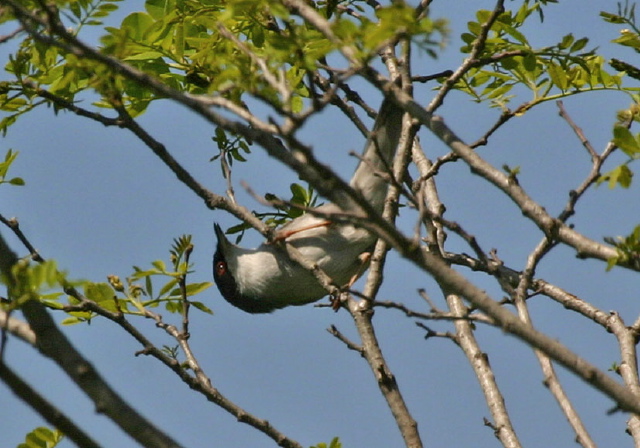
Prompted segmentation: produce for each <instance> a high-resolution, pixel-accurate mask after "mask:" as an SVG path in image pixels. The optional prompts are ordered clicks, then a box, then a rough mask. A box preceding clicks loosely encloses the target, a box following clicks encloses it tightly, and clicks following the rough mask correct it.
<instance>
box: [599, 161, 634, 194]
mask: <svg viewBox="0 0 640 448" xmlns="http://www.w3.org/2000/svg"><path fill="white" fill-rule="evenodd" d="M632 179H633V172H632V171H631V170H630V169H629V167H628V166H627V165H626V164H623V165H620V166H618V167H616V168H614V169H612V170H611V171H609V172H608V173H605V174H603V175H602V176H600V177H599V178H598V180H597V183H598V185H599V184H601V183H602V182H607V181H608V183H609V188H611V189H613V188H615V187H616V185H620V186H621V187H622V188H629V187H630V186H631V181H632Z"/></svg>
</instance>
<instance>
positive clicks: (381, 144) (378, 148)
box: [349, 99, 404, 213]
mask: <svg viewBox="0 0 640 448" xmlns="http://www.w3.org/2000/svg"><path fill="white" fill-rule="evenodd" d="M403 115H404V111H403V110H402V109H400V108H399V107H398V106H396V105H395V104H394V103H393V102H392V101H390V100H388V99H385V100H384V101H383V102H382V106H380V112H378V117H377V119H376V122H375V124H374V126H373V130H372V131H371V134H370V136H369V138H368V139H367V144H366V146H365V148H364V153H363V154H362V159H361V160H360V163H359V164H358V167H357V168H356V171H355V173H354V174H353V177H352V178H351V182H350V183H349V185H351V187H352V188H353V189H354V190H356V191H358V192H360V194H362V196H363V197H364V199H366V200H367V202H369V203H370V204H371V206H372V207H373V208H374V209H375V210H377V211H378V212H380V213H381V212H382V209H383V207H384V200H385V197H386V196H387V187H388V181H386V180H385V179H384V177H383V176H380V174H381V173H388V172H390V171H389V169H390V168H391V164H392V161H393V158H394V156H395V154H396V150H397V148H398V145H399V144H400V135H401V133H402V116H403Z"/></svg>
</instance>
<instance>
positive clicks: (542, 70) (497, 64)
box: [454, 2, 621, 113]
mask: <svg viewBox="0 0 640 448" xmlns="http://www.w3.org/2000/svg"><path fill="white" fill-rule="evenodd" d="M539 6H540V5H539V3H537V2H536V3H534V4H529V2H524V3H523V4H522V6H521V7H520V8H519V9H518V10H517V11H516V10H514V11H505V12H503V13H501V14H499V16H498V17H497V18H496V20H495V21H494V22H493V24H492V26H491V29H490V30H489V32H488V34H487V36H486V39H484V40H483V33H485V26H486V25H485V24H487V23H488V22H489V20H490V19H491V17H492V14H493V13H492V11H488V10H479V11H478V12H477V14H476V20H475V21H471V22H469V23H468V24H467V27H468V32H467V33H463V35H462V40H463V41H464V42H465V45H464V46H463V47H462V48H461V51H462V52H465V53H472V52H473V54H474V57H475V60H474V61H473V62H474V64H473V67H472V68H471V70H469V71H468V72H467V73H466V75H465V76H464V77H463V78H462V79H461V80H459V81H458V83H457V84H456V85H455V86H454V88H455V89H457V90H460V91H462V92H465V93H467V94H468V95H470V96H471V97H472V98H473V99H474V100H475V101H477V102H484V101H488V102H490V104H491V105H492V106H493V107H500V108H506V107H507V104H508V103H509V102H510V101H511V100H512V99H513V98H514V96H516V93H517V92H516V90H513V89H514V88H516V87H519V88H520V89H522V88H526V89H528V90H529V91H530V92H531V93H532V94H533V95H532V97H531V99H530V100H529V102H528V103H525V104H524V105H523V106H521V107H520V109H519V110H520V112H521V113H523V112H524V111H526V110H527V109H528V108H530V107H532V106H534V105H535V104H537V103H540V102H543V101H549V100H556V99H560V98H563V97H565V96H568V95H572V94H575V93H578V92H581V91H585V90H602V89H613V90H617V89H620V87H621V76H620V75H619V74H611V73H609V72H608V71H607V70H606V67H605V60H604V59H603V58H602V57H601V56H598V55H596V54H595V52H594V50H586V47H587V45H588V42H589V41H588V39H587V38H586V37H583V38H579V39H576V38H575V37H574V36H573V35H572V34H567V35H565V36H564V37H562V39H560V41H559V42H558V43H556V44H555V45H552V46H546V47H542V48H534V46H533V45H532V44H531V43H530V42H529V40H528V39H527V37H526V36H525V34H524V33H523V32H522V31H521V28H522V27H523V26H524V25H525V24H526V23H528V21H529V20H530V18H531V17H532V15H533V13H534V12H536V11H538V10H539ZM479 43H481V44H482V45H481V46H480V48H478V45H479Z"/></svg>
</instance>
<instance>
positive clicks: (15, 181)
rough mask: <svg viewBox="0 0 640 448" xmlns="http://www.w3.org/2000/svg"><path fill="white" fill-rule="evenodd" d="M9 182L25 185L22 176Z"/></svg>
mask: <svg viewBox="0 0 640 448" xmlns="http://www.w3.org/2000/svg"><path fill="white" fill-rule="evenodd" d="M9 183H10V184H11V185H19V186H22V185H24V179H22V178H21V177H14V178H13V179H11V180H9Z"/></svg>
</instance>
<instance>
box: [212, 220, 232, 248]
mask: <svg viewBox="0 0 640 448" xmlns="http://www.w3.org/2000/svg"><path fill="white" fill-rule="evenodd" d="M213 229H214V230H215V232H216V237H217V238H218V250H219V251H220V252H222V253H223V254H226V253H229V250H228V249H229V247H230V246H231V242H230V241H229V240H228V239H227V237H226V235H225V234H224V231H223V230H222V227H220V225H219V224H218V223H214V224H213Z"/></svg>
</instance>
